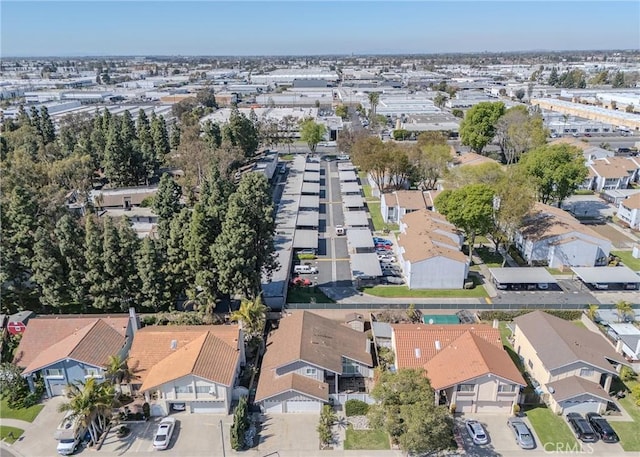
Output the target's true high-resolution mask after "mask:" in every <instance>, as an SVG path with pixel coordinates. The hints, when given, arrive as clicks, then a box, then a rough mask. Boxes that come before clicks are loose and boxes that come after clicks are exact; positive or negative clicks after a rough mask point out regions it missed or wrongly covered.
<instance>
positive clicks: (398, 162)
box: [350, 132, 452, 190]
mask: <svg viewBox="0 0 640 457" xmlns="http://www.w3.org/2000/svg"><path fill="white" fill-rule="evenodd" d="M350 153H351V155H352V160H353V162H354V164H356V165H357V166H358V167H360V169H361V170H362V171H364V172H366V173H368V174H369V175H370V176H371V178H372V179H373V180H374V182H375V183H376V186H378V188H379V189H382V190H385V189H400V188H403V187H404V185H405V184H406V183H407V182H409V183H414V184H416V185H417V186H419V187H420V188H423V189H435V186H436V183H437V181H438V179H439V178H440V177H442V176H443V175H444V174H445V172H446V169H447V164H448V163H449V162H450V161H451V160H452V155H451V148H450V147H449V146H448V145H447V142H446V139H445V137H444V136H442V135H441V134H439V133H432V132H428V133H423V134H421V135H420V136H419V137H418V141H417V142H416V143H396V142H383V141H382V140H380V139H379V138H378V137H372V136H361V137H358V138H357V139H355V141H354V143H353V145H352V146H351V147H350Z"/></svg>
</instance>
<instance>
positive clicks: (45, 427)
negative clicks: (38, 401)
mask: <svg viewBox="0 0 640 457" xmlns="http://www.w3.org/2000/svg"><path fill="white" fill-rule="evenodd" d="M64 400H65V399H64V398H62V397H54V398H51V399H48V400H45V401H44V408H43V409H42V411H41V412H40V414H38V417H36V418H35V420H34V421H33V422H32V423H31V424H29V425H28V426H27V427H25V429H24V433H23V434H22V436H21V437H20V439H19V440H18V441H16V442H15V443H14V444H13V445H12V446H11V449H12V453H15V454H17V455H21V456H25V457H27V456H28V457H49V456H52V455H56V447H57V445H58V441H56V440H55V439H54V437H53V435H54V433H55V431H56V429H57V428H58V425H59V424H60V422H61V421H62V419H63V417H64V414H63V413H59V412H58V406H59V405H60V404H61V403H63V402H64ZM13 451H15V452H13Z"/></svg>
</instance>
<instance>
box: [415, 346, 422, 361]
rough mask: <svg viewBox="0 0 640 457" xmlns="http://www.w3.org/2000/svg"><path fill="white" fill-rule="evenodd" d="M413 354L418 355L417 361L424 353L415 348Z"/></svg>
mask: <svg viewBox="0 0 640 457" xmlns="http://www.w3.org/2000/svg"><path fill="white" fill-rule="evenodd" d="M413 352H414V353H415V354H416V359H419V358H420V357H422V351H420V348H415V349H414V350H413Z"/></svg>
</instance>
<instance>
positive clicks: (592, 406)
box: [562, 401, 600, 415]
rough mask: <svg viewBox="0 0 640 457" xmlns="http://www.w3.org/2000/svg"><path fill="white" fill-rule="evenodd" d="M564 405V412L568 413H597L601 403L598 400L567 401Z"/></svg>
mask: <svg viewBox="0 0 640 457" xmlns="http://www.w3.org/2000/svg"><path fill="white" fill-rule="evenodd" d="M562 406H563V410H562V414H563V415H567V414H568V413H580V414H586V413H597V412H598V407H599V406H600V404H599V403H598V402H596V401H580V402H577V401H565V402H564V403H563V404H562Z"/></svg>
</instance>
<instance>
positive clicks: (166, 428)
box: [153, 417, 176, 450]
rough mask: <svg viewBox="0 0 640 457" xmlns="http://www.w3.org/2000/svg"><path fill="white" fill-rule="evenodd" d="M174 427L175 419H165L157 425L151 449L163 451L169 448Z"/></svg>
mask: <svg viewBox="0 0 640 457" xmlns="http://www.w3.org/2000/svg"><path fill="white" fill-rule="evenodd" d="M175 426H176V419H175V417H165V418H163V419H162V420H161V421H160V425H158V431H157V432H156V435H155V437H154V438H153V448H154V449H158V450H164V449H166V448H168V447H169V443H170V442H171V435H173V430H174V429H175Z"/></svg>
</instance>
